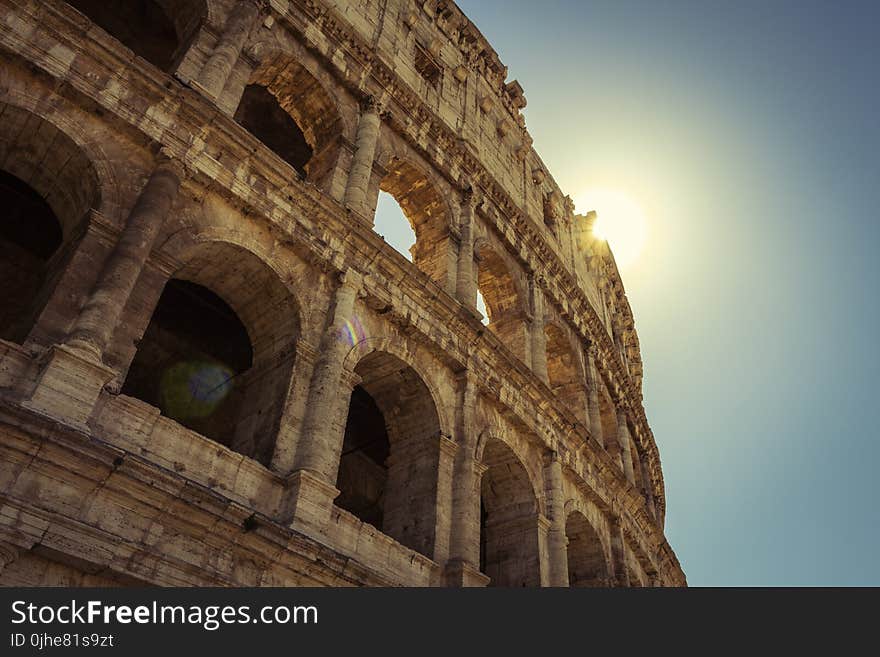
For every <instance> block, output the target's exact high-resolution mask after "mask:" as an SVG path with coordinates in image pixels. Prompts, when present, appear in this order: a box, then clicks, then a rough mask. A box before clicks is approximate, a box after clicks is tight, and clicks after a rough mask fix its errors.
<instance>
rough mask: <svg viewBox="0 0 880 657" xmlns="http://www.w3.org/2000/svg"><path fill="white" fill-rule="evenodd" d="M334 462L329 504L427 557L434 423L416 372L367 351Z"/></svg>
mask: <svg viewBox="0 0 880 657" xmlns="http://www.w3.org/2000/svg"><path fill="white" fill-rule="evenodd" d="M355 373H356V374H357V375H359V376H360V377H361V383H360V384H359V385H358V386H356V387H355V388H354V390H353V391H352V394H351V401H350V403H349V409H348V418H347V421H346V425H345V439H344V442H343V447H342V454H341V458H340V461H339V473H338V477H337V482H336V487H337V488H338V489H339V490H340V494H339V496H338V497H337V498H336V502H335V503H336V505H337V506H338V507H340V508H342V509H344V510H346V511H348V512H349V513H352V514H354V515H355V516H357V517H358V518H360V519H361V520H363V521H364V522H368V523H370V524H372V525H373V526H375V527H376V528H377V529H380V530H381V531H383V532H384V533H386V534H388V535H389V536H391V537H392V538H394V539H395V540H397V541H399V542H400V543H402V544H403V545H405V546H407V547H409V548H411V549H413V550H416V551H417V552H420V553H421V554H424V555H425V556H427V557H429V558H430V557H433V552H434V541H435V535H436V523H437V515H436V514H437V469H438V467H439V459H440V421H439V418H438V415H437V409H436V406H435V405H434V400H433V397H432V396H431V393H430V391H429V390H428V388H427V386H426V385H425V383H424V382H423V381H422V379H421V378H420V377H419V375H418V374H417V373H416V372H415V371H414V370H413V369H412V367H410V366H408V365H407V364H406V363H404V362H403V361H401V360H400V359H399V358H397V357H396V356H392V355H391V354H388V353H385V352H379V351H377V352H373V353H371V354H369V355H367V356H365V357H364V358H363V359H361V361H360V362H359V363H358V364H357V366H356V367H355Z"/></svg>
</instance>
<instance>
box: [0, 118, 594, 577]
mask: <svg viewBox="0 0 880 657" xmlns="http://www.w3.org/2000/svg"><path fill="white" fill-rule="evenodd" d="M0 109H2V113H3V114H2V116H5V117H8V118H9V119H10V121H13V120H14V121H15V123H14V124H13V125H18V126H19V128H21V126H30V128H27V129H19V130H17V131H16V139H17V140H18V141H15V140H13V139H11V138H9V139H4V141H3V148H4V150H3V159H2V167H0V168H2V169H3V172H2V175H3V176H5V178H4V182H5V186H4V187H3V193H4V197H3V200H4V201H7V202H6V203H4V204H3V206H2V207H4V208H5V210H4V219H3V221H2V222H0V223H2V227H3V233H2V235H3V247H4V250H3V254H4V255H3V257H2V258H0V265H2V266H3V267H4V271H7V270H8V271H13V270H14V268H15V267H16V266H17V262H18V261H16V260H15V259H14V258H10V257H7V256H6V255H5V254H6V253H8V252H11V251H12V250H14V249H19V250H22V251H28V252H30V253H32V254H34V256H35V257H36V256H40V257H42V258H49V259H51V258H52V257H53V253H54V251H56V250H57V249H58V248H60V245H61V244H63V242H64V240H65V239H69V240H70V241H71V247H70V248H71V249H75V248H76V246H77V239H78V238H77V237H76V234H77V233H76V232H75V231H73V230H72V228H68V229H67V230H69V231H71V233H70V235H71V236H70V237H69V238H67V237H66V232H67V231H66V230H65V227H68V226H74V227H75V226H76V225H78V224H79V223H82V222H83V221H85V220H86V219H85V218H87V216H88V212H87V211H86V210H85V208H86V207H88V206H89V205H90V204H97V203H99V202H100V201H99V199H98V194H97V189H98V185H97V183H96V182H94V181H93V180H92V179H93V178H94V172H93V168H92V167H91V165H90V164H89V159H88V157H87V156H86V155H85V154H84V153H83V152H82V151H81V150H80V149H79V147H78V146H77V145H76V144H74V143H73V142H72V140H70V139H69V138H67V137H66V136H64V135H63V133H60V132H57V134H55V133H49V130H50V128H51V127H52V126H51V124H49V123H48V122H46V121H45V120H44V119H41V118H39V117H37V116H36V115H34V114H31V113H29V112H25V111H24V110H18V109H16V108H14V107H11V106H7V105H4V106H2V108H0ZM16 112H20V113H21V116H18V115H17V114H16ZM16 117H18V118H16ZM29 132H33V133H41V134H44V135H45V134H51V140H50V143H51V144H52V146H51V147H49V148H47V149H46V152H45V153H44V154H43V155H44V157H43V160H44V161H46V162H48V161H55V160H57V159H62V160H63V161H64V162H65V166H67V167H81V168H80V169H79V170H76V169H75V168H72V169H71V170H70V171H69V172H68V173H66V174H65V175H59V176H58V177H57V178H55V179H54V180H53V183H54V185H55V186H54V187H45V186H42V183H41V182H40V181H41V180H42V178H39V177H36V178H34V177H31V178H29V179H28V180H29V181H31V183H32V184H33V186H32V185H31V184H28V182H25V180H24V179H23V178H20V177H18V176H16V175H14V174H13V173H11V172H10V171H15V172H16V173H18V174H20V175H22V176H25V175H26V173H25V172H26V169H24V168H22V167H23V164H22V161H23V158H27V157H30V155H29V153H31V152H32V149H31V148H30V146H28V148H24V147H22V144H28V145H30V144H31V142H30V141H29V139H30V137H29ZM53 149H59V150H58V151H54V150H53ZM83 180H85V181H86V182H87V184H90V185H92V186H93V187H92V189H91V191H89V190H86V191H88V193H84V192H83V185H82V182H83ZM65 181H67V182H65ZM71 181H73V182H71ZM50 201H51V203H52V205H50ZM53 208H55V209H53ZM25 215H27V217H30V218H33V217H40V222H41V223H39V224H38V225H37V227H36V228H34V226H33V225H30V224H27V222H24V221H22V217H23V216H25ZM62 217H63V219H62ZM75 217H80V219H79V220H78V222H77V220H75V219H74V218H75ZM81 232H82V231H80V233H81ZM179 255H180V260H181V262H182V264H181V266H180V267H179V268H177V269H176V271H174V272H173V274H172V275H171V276H170V277H169V278H168V279H167V280H166V281H164V284H163V285H162V286H161V288H160V291H157V294H156V297H155V298H154V299H153V307H152V311H151V312H150V313H149V321H148V322H147V323H146V325H145V326H144V327H143V330H142V333H141V334H140V337H139V338H138V340H137V349H136V351H135V353H134V355H133V358H132V359H131V362H130V363H129V364H128V365H127V368H126V370H125V373H124V378H123V383H122V387H121V394H123V395H126V396H129V397H133V398H136V399H140V400H141V401H143V402H145V403H147V404H149V405H151V406H154V407H156V408H158V409H159V411H160V412H161V413H162V415H164V416H166V417H168V418H170V419H172V420H174V421H176V422H178V423H180V424H181V425H183V426H184V427H187V428H189V429H191V430H192V431H195V432H197V433H199V434H201V435H203V436H205V437H207V438H210V439H211V440H214V441H215V442H217V443H219V444H220V445H223V446H225V447H227V448H229V449H231V450H233V451H236V452H239V453H241V454H243V455H245V456H248V457H250V458H253V459H255V460H256V461H259V462H261V463H263V464H264V465H268V464H269V463H270V460H271V457H272V452H273V448H274V438H275V436H276V435H277V432H278V430H279V422H280V420H281V417H282V411H281V409H282V406H283V405H284V403H285V401H286V399H287V396H288V394H289V392H288V391H289V389H290V379H291V376H292V372H293V368H294V365H295V359H296V353H297V349H296V347H297V343H298V341H299V340H300V339H301V337H302V326H301V316H302V311H301V307H300V303H299V300H298V299H297V294H296V293H295V292H294V290H293V289H291V287H290V285H289V284H288V283H286V282H285V281H283V280H282V279H281V278H280V276H279V274H278V273H277V271H276V270H275V269H273V268H272V267H270V266H269V265H267V264H266V262H264V261H263V260H262V258H261V257H260V256H258V255H256V254H255V253H254V252H252V251H250V250H248V249H247V248H244V247H243V246H239V245H235V244H232V243H229V242H221V241H197V242H196V243H194V244H192V245H191V246H189V247H188V248H186V249H185V252H184V253H181V254H179ZM63 272H64V268H63V267H62V268H61V269H60V270H59V271H58V272H55V273H54V274H53V276H54V277H56V278H57V276H59V275H61V274H62V273H63ZM22 279H32V280H29V283H28V285H31V286H35V285H39V284H42V283H43V282H44V279H45V271H44V270H43V269H39V268H37V269H27V268H19V270H18V272H17V278H15V277H10V278H7V279H5V280H4V284H3V285H4V288H5V289H4V292H6V291H8V292H10V293H11V292H13V291H14V289H13V283H12V281H13V280H15V281H17V282H16V283H15V284H14V285H19V284H20V281H21V280H22ZM25 287H27V286H25ZM3 298H4V299H5V300H6V301H5V302H4V304H3V308H2V311H3V316H4V318H9V319H10V321H9V322H7V324H8V325H9V326H16V325H19V324H20V323H21V322H20V321H19V320H21V319H22V317H27V316H28V313H29V311H28V310H26V309H23V308H22V307H19V306H16V304H15V301H14V295H12V294H4V297H3ZM492 298H493V299H494V297H492ZM10 299H12V301H9V300H10ZM4 338H5V339H8V338H6V336H4ZM560 367H566V368H569V369H571V363H570V362H566V363H563V364H562V365H560ZM353 373H354V374H355V375H356V376H357V380H358V383H357V384H356V385H355V386H354V388H353V390H352V392H351V397H350V400H349V404H348V411H347V420H346V425H345V436H344V440H343V446H342V451H341V453H340V456H339V467H338V474H337V482H336V485H337V488H338V489H339V490H340V495H339V497H338V498H337V499H336V504H337V506H339V507H340V508H341V509H343V510H346V511H348V512H349V513H352V514H353V515H355V516H356V517H358V518H360V519H361V520H363V521H364V522H368V523H370V524H373V525H375V526H376V527H377V528H379V529H381V530H382V531H383V532H385V533H386V534H388V535H389V536H391V537H392V538H394V539H396V540H397V541H399V542H400V543H402V544H403V545H406V546H408V547H410V548H412V549H414V550H416V551H418V552H420V553H422V554H425V555H426V556H429V557H430V556H432V554H433V550H434V547H435V543H436V541H437V536H436V526H437V523H436V520H437V519H436V513H437V495H438V481H437V472H438V460H439V458H440V437H441V435H442V434H443V426H442V424H443V423H442V422H441V418H440V414H439V412H438V402H437V399H436V395H435V393H433V392H432V390H431V386H429V385H428V384H427V383H426V381H425V379H424V377H423V376H422V375H421V374H419V373H418V372H417V371H416V368H415V367H414V366H413V365H412V364H409V363H407V362H406V360H405V359H403V358H401V356H400V355H396V354H392V353H390V352H388V351H386V350H383V349H375V350H366V351H365V353H364V355H363V356H362V357H361V358H359V359H358V360H357V362H356V364H355V365H354V366H353ZM479 460H480V463H481V465H482V467H483V468H484V472H483V473H482V476H481V478H480V486H479V490H480V518H479V536H480V547H479V555H480V556H479V562H480V568H481V570H482V571H483V572H484V573H486V574H487V575H488V576H489V578H490V581H491V582H492V583H493V584H496V585H506V586H531V585H537V584H539V583H540V581H541V580H540V578H541V575H540V563H539V562H540V540H541V539H540V521H539V520H540V511H539V504H538V496H537V495H536V493H535V490H536V486H535V483H534V482H533V480H532V477H531V476H530V475H529V474H528V472H527V471H526V468H525V467H524V466H523V464H522V461H521V460H520V458H519V457H518V456H517V455H516V453H515V452H514V450H512V449H511V448H510V447H509V446H508V445H506V444H505V442H504V441H502V440H499V439H489V440H488V441H487V442H486V444H485V446H483V447H482V448H481V451H480V455H479ZM569 521H570V522H569V524H570V527H569V533H570V536H569V546H570V547H569V552H570V554H571V557H570V559H571V562H572V564H573V565H572V567H571V572H572V573H573V574H572V578H573V579H572V583H573V584H575V585H598V584H600V583H608V582H609V581H610V575H609V569H608V567H607V564H608V557H607V548H606V547H604V546H603V545H602V542H601V541H600V540H599V539H598V534H597V532H596V530H595V529H593V528H592V527H591V526H588V525H589V524H587V525H585V524H584V523H583V522H581V521H580V520H578V519H577V518H576V517H574V516H572V517H570V519H569ZM596 555H604V556H603V557H602V558H601V559H600V558H599V557H598V556H596Z"/></svg>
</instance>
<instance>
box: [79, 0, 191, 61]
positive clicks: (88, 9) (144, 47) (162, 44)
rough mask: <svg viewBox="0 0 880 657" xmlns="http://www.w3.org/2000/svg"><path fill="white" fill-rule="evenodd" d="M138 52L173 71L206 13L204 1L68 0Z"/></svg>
mask: <svg viewBox="0 0 880 657" xmlns="http://www.w3.org/2000/svg"><path fill="white" fill-rule="evenodd" d="M68 4H70V5H72V6H73V7H75V8H76V9H77V10H79V11H80V12H81V13H83V14H85V15H86V16H88V17H89V19H91V21H92V22H94V23H95V24H97V25H99V26H101V28H103V29H104V31H105V32H107V33H108V34H111V35H113V36H114V37H115V38H116V39H118V40H119V41H120V42H121V43H122V44H123V45H125V46H126V47H127V48H130V49H131V50H132V51H133V52H134V53H135V54H137V55H140V56H141V57H143V58H144V59H146V60H147V61H148V62H150V63H151V64H153V65H155V66H156V67H157V68H160V69H162V70H163V71H165V72H167V73H170V72H172V71H173V70H174V69H175V68H176V66H177V64H178V63H179V61H180V59H181V58H182V57H183V54H184V52H185V50H186V48H188V47H189V44H190V42H191V41H192V38H193V37H194V36H195V32H196V31H197V30H198V27H199V25H201V23H202V21H203V20H204V16H205V11H206V10H205V5H204V3H203V2H193V1H191V0H190V1H184V2H181V1H180V0H173V1H170V0H164V1H154V0H125V1H124V2H108V1H107V0H68Z"/></svg>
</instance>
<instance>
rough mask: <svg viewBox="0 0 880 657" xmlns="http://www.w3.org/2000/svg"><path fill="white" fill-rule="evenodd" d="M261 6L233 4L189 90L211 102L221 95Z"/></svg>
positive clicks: (257, 2)
mask: <svg viewBox="0 0 880 657" xmlns="http://www.w3.org/2000/svg"><path fill="white" fill-rule="evenodd" d="M263 6H264V3H263V0H242V1H240V2H236V3H234V6H233V9H232V11H231V12H230V14H229V17H228V18H227V19H226V24H225V25H224V26H223V33H222V34H221V35H220V37H219V38H218V39H217V43H216V44H215V45H214V51H213V52H212V53H211V56H210V57H208V61H206V62H205V64H204V65H203V66H202V70H201V71H200V72H199V75H198V77H197V78H196V79H195V80H194V81H193V86H195V87H196V88H198V89H200V90H201V91H203V92H204V93H205V95H206V96H208V97H209V98H211V100H216V99H217V98H218V97H219V96H220V94H221V93H222V92H223V87H225V86H226V80H227V79H228V78H229V74H230V72H232V68H233V67H234V66H235V63H236V62H237V61H238V58H239V55H241V50H242V48H244V44H245V42H246V41H247V38H248V35H249V34H250V33H251V30H252V29H253V28H254V26H255V25H256V23H257V21H258V20H259V18H260V14H261V11H262V9H263Z"/></svg>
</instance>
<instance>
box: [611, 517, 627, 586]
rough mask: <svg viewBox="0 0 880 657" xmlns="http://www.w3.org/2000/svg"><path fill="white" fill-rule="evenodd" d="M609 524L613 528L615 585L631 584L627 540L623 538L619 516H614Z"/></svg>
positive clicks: (612, 554)
mask: <svg viewBox="0 0 880 657" xmlns="http://www.w3.org/2000/svg"><path fill="white" fill-rule="evenodd" d="M608 524H609V526H610V528H611V560H612V567H613V568H614V573H613V576H614V580H615V585H616V586H624V587H626V586H629V573H628V572H627V570H626V549H625V545H626V542H625V541H624V539H623V527H622V526H621V524H620V518H618V517H617V516H613V517H612V518H611V520H610V522H609V523H608Z"/></svg>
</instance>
